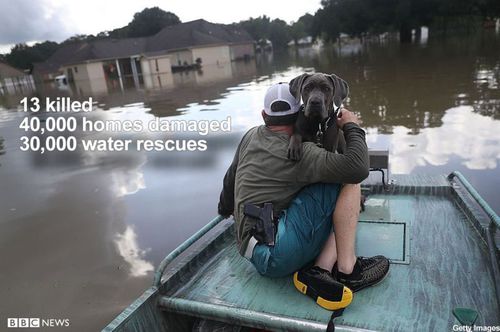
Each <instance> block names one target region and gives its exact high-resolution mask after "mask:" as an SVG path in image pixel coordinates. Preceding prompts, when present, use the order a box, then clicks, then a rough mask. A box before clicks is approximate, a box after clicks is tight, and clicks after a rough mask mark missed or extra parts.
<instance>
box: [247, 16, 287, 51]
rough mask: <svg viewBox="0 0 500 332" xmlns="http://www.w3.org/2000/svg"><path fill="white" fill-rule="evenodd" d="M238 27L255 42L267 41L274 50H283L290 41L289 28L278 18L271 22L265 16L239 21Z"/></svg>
mask: <svg viewBox="0 0 500 332" xmlns="http://www.w3.org/2000/svg"><path fill="white" fill-rule="evenodd" d="M238 25H239V26H240V27H241V28H243V29H245V30H246V31H247V32H248V33H249V34H250V36H252V38H253V39H254V40H256V41H260V40H264V39H269V40H270V41H271V42H272V43H273V47H274V48H278V49H280V48H285V47H287V44H288V42H289V41H290V40H291V38H292V37H291V27H290V26H289V25H288V24H287V23H286V22H285V21H283V20H280V19H279V18H277V19H274V20H272V21H271V19H270V18H269V17H267V16H266V15H263V16H260V17H257V18H250V19H248V20H246V21H241V22H240V23H238Z"/></svg>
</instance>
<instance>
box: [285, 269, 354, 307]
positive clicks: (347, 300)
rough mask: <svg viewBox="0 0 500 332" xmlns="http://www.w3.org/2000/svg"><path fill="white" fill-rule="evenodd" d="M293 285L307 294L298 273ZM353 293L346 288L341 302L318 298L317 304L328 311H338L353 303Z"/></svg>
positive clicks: (294, 275) (295, 275)
mask: <svg viewBox="0 0 500 332" xmlns="http://www.w3.org/2000/svg"><path fill="white" fill-rule="evenodd" d="M293 284H294V285H295V288H297V290H298V291H299V292H301V293H302V294H306V293H307V285H306V284H304V283H303V282H301V281H299V279H298V272H295V273H294V274H293ZM352 297H353V296H352V291H351V290H350V289H349V288H347V287H345V286H344V294H342V299H341V300H340V301H329V300H326V299H324V298H322V297H321V296H317V297H316V299H314V300H315V301H316V303H317V304H318V305H319V306H321V307H323V308H325V309H326V310H338V309H342V308H345V307H347V306H348V305H349V304H351V302H352Z"/></svg>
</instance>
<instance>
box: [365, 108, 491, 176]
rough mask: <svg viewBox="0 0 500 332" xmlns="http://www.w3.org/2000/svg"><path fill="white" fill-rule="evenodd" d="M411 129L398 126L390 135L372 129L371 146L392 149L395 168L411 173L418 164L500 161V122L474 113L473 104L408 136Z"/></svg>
mask: <svg viewBox="0 0 500 332" xmlns="http://www.w3.org/2000/svg"><path fill="white" fill-rule="evenodd" d="M409 133H411V131H409V128H406V127H403V126H398V127H395V128H394V129H393V132H392V135H390V136H385V137H384V136H379V135H378V134H377V131H376V130H375V131H373V130H372V131H369V135H368V142H369V145H371V146H380V145H382V146H383V145H385V146H387V147H389V150H390V154H391V155H390V161H391V171H392V172H394V173H399V174H410V173H411V172H413V170H414V169H415V168H416V167H417V166H420V167H422V166H426V165H431V166H442V165H446V164H448V163H449V162H450V159H451V158H456V157H458V158H460V160H461V163H462V165H464V166H466V167H467V168H468V169H471V170H487V169H496V168H497V167H498V161H499V160H500V145H499V144H498V143H499V140H500V134H499V133H500V121H491V119H490V118H488V117H486V116H484V115H480V114H477V113H474V109H473V107H471V106H458V107H454V108H450V109H448V110H446V112H445V115H444V117H443V118H442V125H441V126H440V127H435V128H425V129H423V130H421V131H420V133H419V134H418V135H408V134H409Z"/></svg>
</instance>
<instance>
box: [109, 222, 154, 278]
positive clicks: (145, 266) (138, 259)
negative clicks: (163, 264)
mask: <svg viewBox="0 0 500 332" xmlns="http://www.w3.org/2000/svg"><path fill="white" fill-rule="evenodd" d="M115 243H116V247H117V248H118V252H119V253H120V255H121V256H122V257H123V259H124V260H125V262H127V263H128V264H129V266H130V275H131V276H132V277H140V276H145V275H147V274H148V272H151V271H153V269H154V267H153V264H152V263H151V262H148V261H147V260H145V259H144V256H145V255H146V253H147V251H146V250H142V249H140V248H139V245H138V244H137V234H136V233H135V231H134V228H133V227H131V226H127V229H125V232H123V234H117V235H116V240H115Z"/></svg>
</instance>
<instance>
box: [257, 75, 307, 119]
mask: <svg viewBox="0 0 500 332" xmlns="http://www.w3.org/2000/svg"><path fill="white" fill-rule="evenodd" d="M275 102H285V103H286V104H288V105H289V106H290V109H287V110H283V111H279V112H276V111H273V110H272V109H271V106H272V105H273V104H274V103H275ZM299 109H300V99H299V100H297V99H295V97H294V96H293V95H292V94H291V93H290V86H289V85H288V83H285V82H280V83H276V84H273V85H272V86H271V87H270V88H269V89H267V91H266V96H265V97H264V113H266V114H267V115H270V116H284V115H290V114H295V113H297V112H298V111H299Z"/></svg>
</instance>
